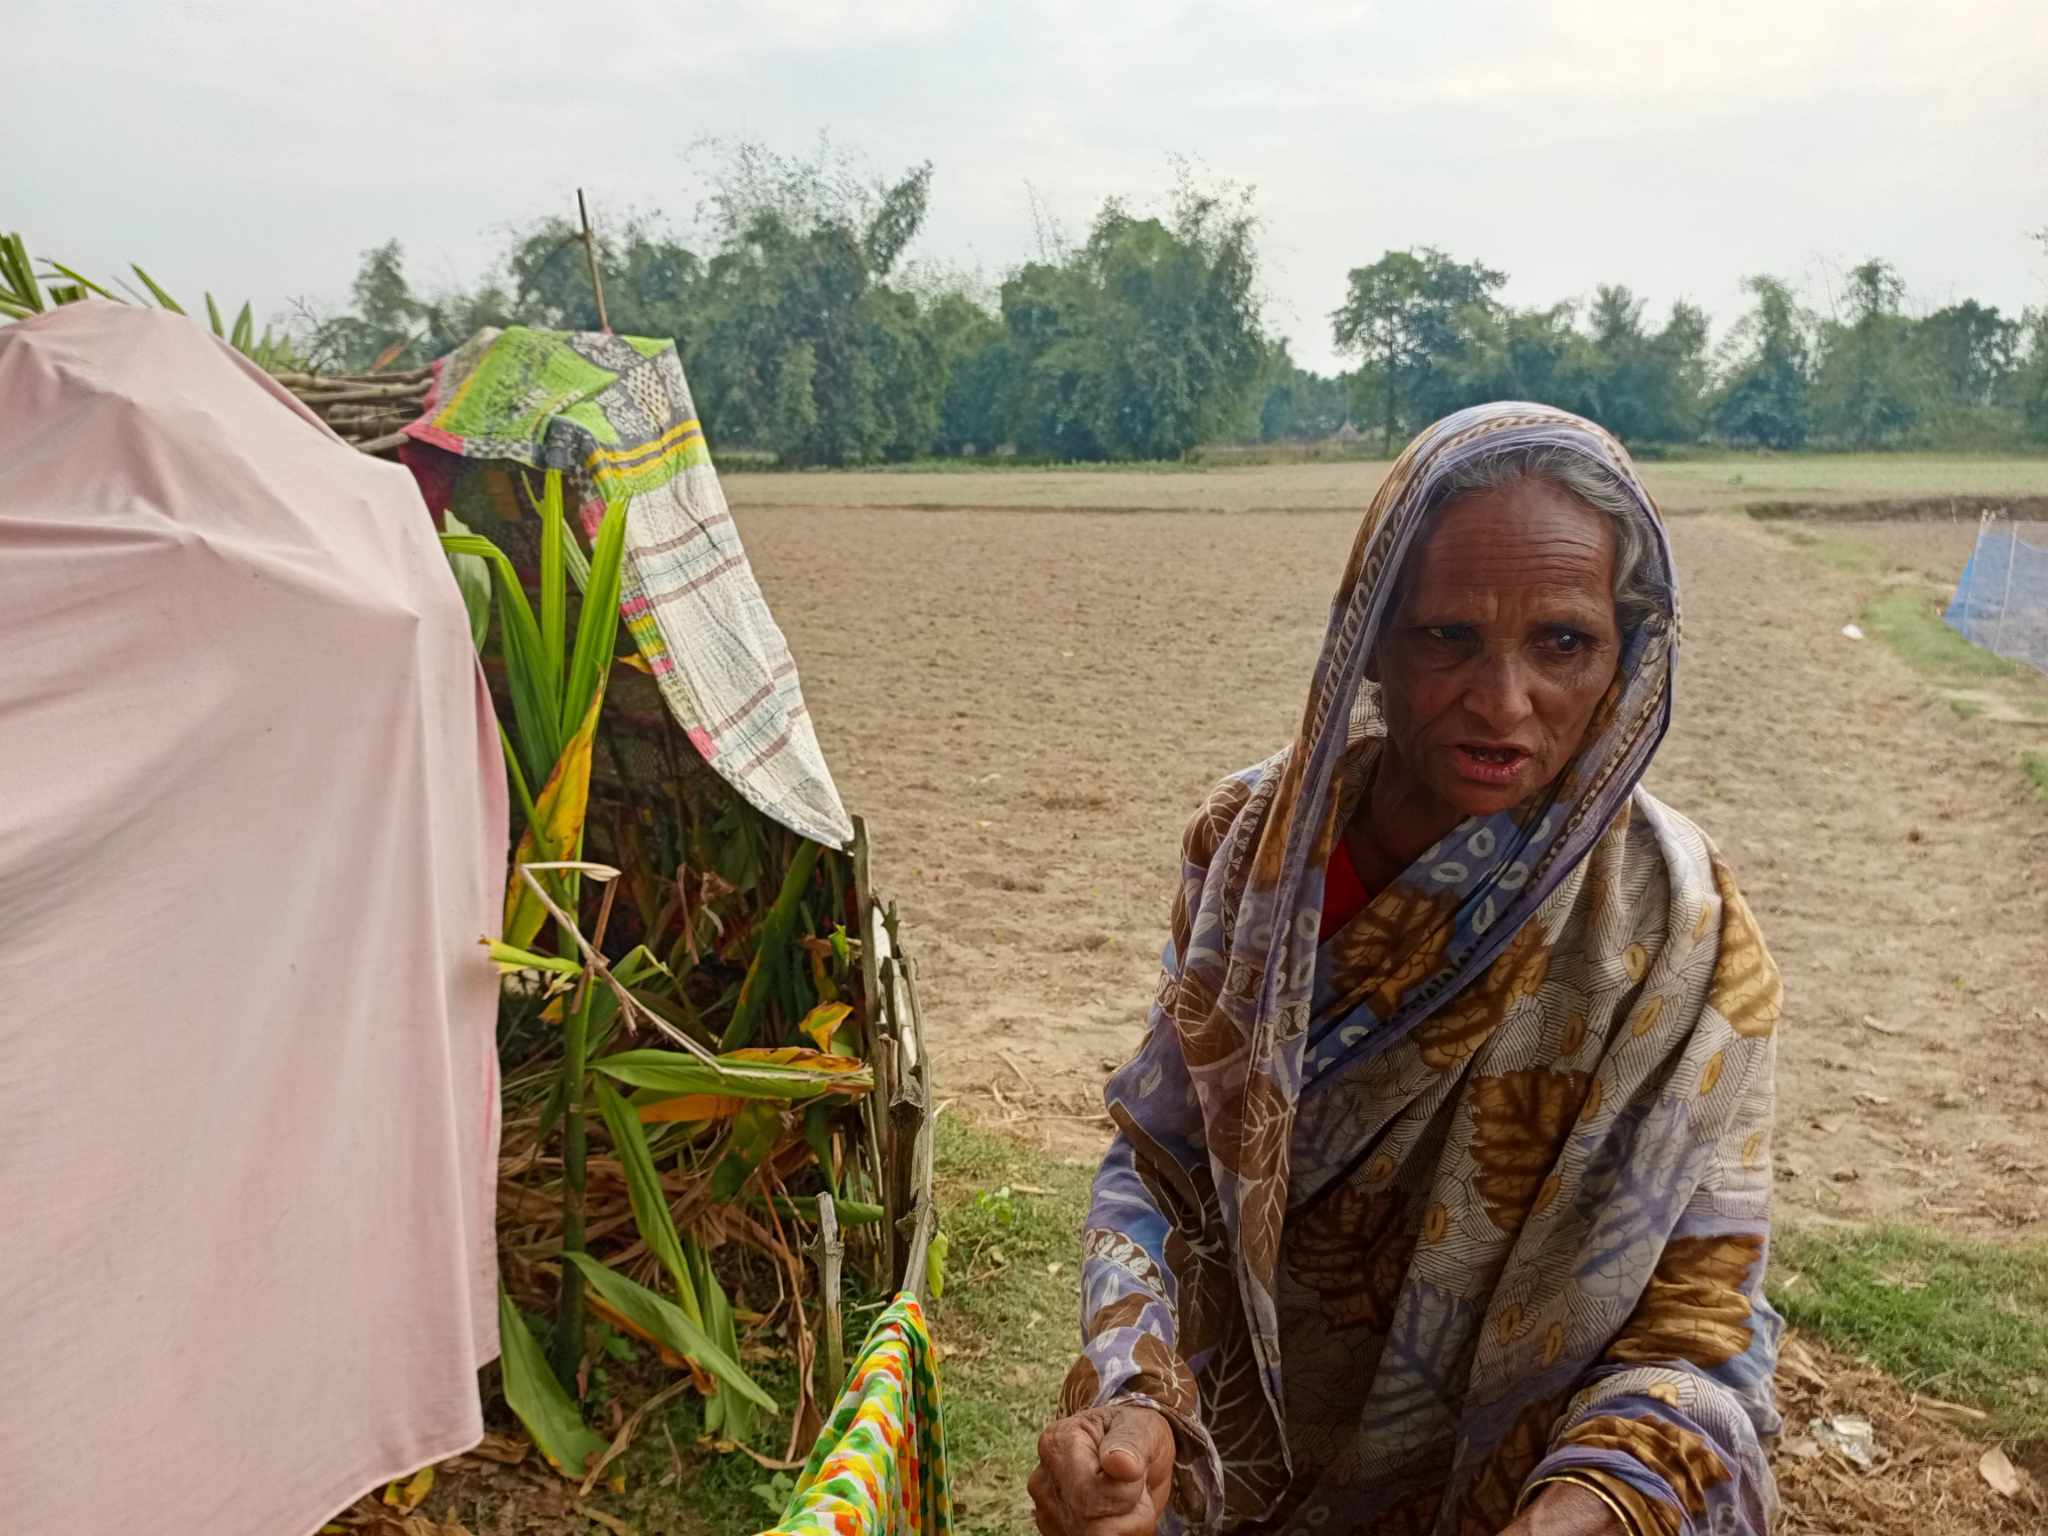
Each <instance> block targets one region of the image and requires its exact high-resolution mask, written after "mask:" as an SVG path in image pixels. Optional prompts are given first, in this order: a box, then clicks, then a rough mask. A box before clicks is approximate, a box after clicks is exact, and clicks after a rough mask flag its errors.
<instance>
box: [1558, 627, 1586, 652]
mask: <svg viewBox="0 0 2048 1536" xmlns="http://www.w3.org/2000/svg"><path fill="white" fill-rule="evenodd" d="M1585 647H1586V637H1585V636H1584V635H1582V634H1579V633H1578V632H1577V631H1575V630H1570V629H1567V630H1563V631H1561V632H1560V633H1559V634H1558V636H1557V648H1558V649H1559V650H1560V651H1562V652H1564V653H1565V655H1567V656H1575V655H1577V654H1578V653H1579V652H1580V651H1582V650H1584V649H1585Z"/></svg>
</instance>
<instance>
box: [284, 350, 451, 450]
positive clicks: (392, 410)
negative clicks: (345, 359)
mask: <svg viewBox="0 0 2048 1536" xmlns="http://www.w3.org/2000/svg"><path fill="white" fill-rule="evenodd" d="M272 377H274V378H275V379H276V380H277V382H278V383H280V384H282V385H283V386H284V387H285V388H286V389H288V390H290V391H291V392H292V393H293V394H294V395H296V396H298V398H299V399H300V401H301V402H303V403H304V405H305V406H306V408H307V409H308V410H310V411H312V413H313V414H314V415H315V416H318V417H319V418H320V419H321V420H322V421H324V422H326V423H327V425H328V426H330V427H332V428H333V429H334V431H335V432H336V433H337V434H338V435H339V436H340V437H341V438H342V440H343V441H345V442H347V443H349V444H351V445H353V446H354V447H356V448H359V449H361V450H362V451H363V452H364V453H368V454H373V455H377V456H380V457H386V458H390V457H396V455H397V452H398V447H399V445H400V444H401V443H403V442H404V441H405V431H404V429H405V428H406V427H407V426H408V425H410V424H411V423H412V422H414V421H417V420H418V419H419V417H420V414H421V412H422V411H423V410H424V409H425V407H426V401H427V391H428V390H429V389H431V388H432V387H433V379H434V375H433V370H432V369H431V368H414V369H411V370H409V371H407V372H405V373H322V374H312V373H279V374H274V375H272Z"/></svg>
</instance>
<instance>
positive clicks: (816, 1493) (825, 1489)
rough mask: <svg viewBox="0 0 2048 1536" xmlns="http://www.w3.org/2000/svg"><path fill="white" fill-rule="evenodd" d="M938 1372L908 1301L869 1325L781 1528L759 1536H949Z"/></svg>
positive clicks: (906, 1296) (919, 1317)
mask: <svg viewBox="0 0 2048 1536" xmlns="http://www.w3.org/2000/svg"><path fill="white" fill-rule="evenodd" d="M952 1528H953V1502H952V1498H951V1496H950V1494H949V1493H948V1491H947V1487H946V1431H945V1423H944V1420H943V1418H942V1416H941V1411H940V1405H939V1371H938V1362H937V1359H936V1355H935V1352H934V1350H933V1347H932V1338H931V1334H930V1333H929V1332H927V1331H926V1329H925V1322H924V1312H923V1311H922V1309H920V1308H919V1306H918V1304H917V1298H916V1297H914V1296H912V1295H911V1294H910V1293H909V1292H908V1291H906V1292H904V1293H903V1294H902V1295H900V1296H898V1297H897V1298H896V1300H895V1302H894V1303H893V1304H892V1305H891V1306H890V1307H889V1309H888V1311H886V1312H884V1313H883V1314H882V1315H881V1316H880V1317H879V1318H877V1319H876V1321H875V1326H874V1328H873V1329H872V1330H871V1331H870V1332H869V1334H868V1337H867V1342H866V1344H864V1345H863V1346H862V1348H861V1352H860V1356H859V1358H858V1359H856V1360H855V1361H854V1365H853V1372H852V1375H851V1377H850V1378H849V1380H848V1381H847V1384H846V1390H845V1392H844V1393H842V1394H841V1396H840V1398H839V1404H838V1406H837V1407H836V1408H834V1409H833V1410H832V1418H831V1420H830V1422H828V1423H827V1424H826V1426H825V1430H824V1433H823V1434H821V1435H820V1436H819V1437H818V1442H817V1445H816V1446H815V1448H813V1450H812V1451H811V1459H810V1460H809V1461H808V1462H807V1463H806V1464H805V1466H804V1470H803V1476H802V1477H801V1478H799V1479H798V1480H797V1486H796V1493H795V1494H794V1496H792V1497H791V1499H790V1501H789V1507H788V1508H787V1509H785V1510H784V1511H783V1512H782V1519H781V1521H780V1522H779V1523H778V1524H777V1525H776V1526H775V1528H774V1529H773V1530H772V1531H769V1532H765V1533H763V1536H946V1533H947V1532H949V1531H951V1530H952Z"/></svg>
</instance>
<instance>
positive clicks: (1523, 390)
mask: <svg viewBox="0 0 2048 1536" xmlns="http://www.w3.org/2000/svg"><path fill="white" fill-rule="evenodd" d="M1454 327H1455V334H1456V337H1457V346H1456V348H1455V350H1454V351H1453V354H1452V356H1451V357H1450V359H1449V360H1448V362H1447V363H1446V364H1444V365H1443V366H1441V367H1439V368H1437V369H1436V370H1435V371H1434V372H1432V373H1431V374H1430V376H1429V377H1428V379H1427V380H1426V381H1425V383H1424V385H1423V388H1422V391H1421V398H1420V399H1419V400H1418V402H1417V403H1418V404H1419V405H1421V406H1422V407H1423V413H1424V414H1425V415H1427V416H1430V417H1436V416H1443V415H1447V414H1448V413H1450V412H1451V411H1455V410H1460V409H1462V408H1463V407H1465V406H1468V405H1482V404H1484V403H1485V402H1487V401H1489V400H1534V401H1539V402H1541V403H1542V404H1544V405H1556V406H1562V407H1563V408H1564V409H1565V410H1568V411H1576V412H1578V413H1579V414H1580V415H1583V416H1593V415H1597V414H1598V413H1599V409H1600V402H1599V397H1598V388H1599V376H1600V367H1599V354H1598V353H1597V352H1596V351H1595V350H1594V348H1593V345H1592V343H1591V342H1590V341H1588V340H1587V339H1586V338H1585V337H1584V336H1582V335H1581V334H1580V333H1579V332H1578V331H1577V330H1576V329H1575V328H1574V327H1573V325H1572V306H1571V305H1570V304H1555V305H1552V306H1550V307H1549V308H1538V309H1517V310H1510V309H1503V308H1501V307H1500V306H1498V305H1490V304H1468V305H1466V306H1465V307H1464V308H1463V309H1461V310H1460V311H1459V312H1458V314H1457V316H1456V317H1455V321H1454Z"/></svg>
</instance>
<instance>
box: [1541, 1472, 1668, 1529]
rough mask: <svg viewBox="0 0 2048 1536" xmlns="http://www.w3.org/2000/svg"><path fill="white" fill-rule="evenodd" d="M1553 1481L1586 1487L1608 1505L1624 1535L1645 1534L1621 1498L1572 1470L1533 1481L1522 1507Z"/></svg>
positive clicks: (1609, 1511)
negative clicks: (1622, 1505) (1578, 1475)
mask: <svg viewBox="0 0 2048 1536" xmlns="http://www.w3.org/2000/svg"><path fill="white" fill-rule="evenodd" d="M1552 1483H1569V1484H1570V1485H1571V1486H1572V1487H1574V1488H1583V1489H1585V1490H1586V1492H1588V1493H1590V1494H1592V1495H1593V1497H1594V1498H1596V1499H1598V1500H1599V1501H1600V1502H1601V1503H1602V1504H1605V1505H1606V1506H1607V1512H1608V1513H1609V1514H1610V1515H1612V1516H1614V1519H1615V1523H1616V1524H1618V1525H1619V1526H1620V1527H1621V1529H1622V1532H1623V1536H1643V1533H1642V1532H1641V1531H1639V1530H1637V1529H1636V1523H1635V1521H1633V1520H1631V1519H1629V1517H1628V1511H1627V1510H1625V1509H1623V1508H1622V1507H1621V1502H1620V1500H1618V1499H1616V1498H1615V1496H1614V1495H1613V1494H1611V1493H1609V1492H1608V1491H1607V1490H1606V1489H1605V1488H1602V1487H1601V1486H1600V1485H1599V1484H1598V1483H1596V1482H1594V1481H1593V1480H1592V1479H1591V1478H1590V1477H1577V1476H1574V1475H1573V1474H1572V1473H1570V1472H1555V1473H1552V1474H1551V1475H1550V1476H1549V1477H1546V1478H1544V1479H1543V1481H1542V1482H1539V1483H1531V1484H1530V1485H1529V1490H1528V1492H1526V1493H1524V1494H1523V1495H1522V1508H1524V1509H1526V1508H1527V1507H1528V1505H1529V1503H1530V1501H1531V1500H1532V1499H1533V1498H1534V1497H1535V1494H1536V1490H1537V1489H1539V1488H1545V1487H1548V1486H1549V1485H1550V1484H1552ZM1516 1513H1517V1514H1520V1513H1521V1510H1520V1509H1518V1510H1517V1511H1516Z"/></svg>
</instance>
